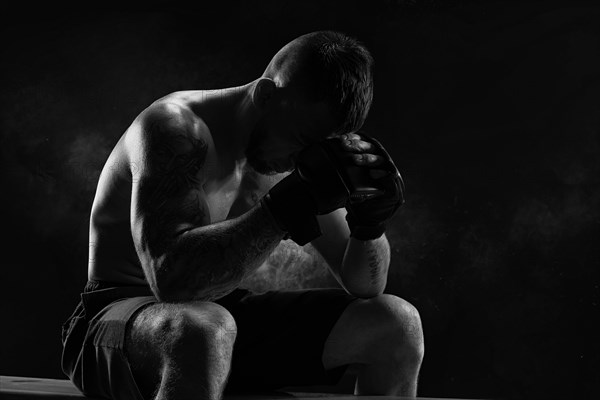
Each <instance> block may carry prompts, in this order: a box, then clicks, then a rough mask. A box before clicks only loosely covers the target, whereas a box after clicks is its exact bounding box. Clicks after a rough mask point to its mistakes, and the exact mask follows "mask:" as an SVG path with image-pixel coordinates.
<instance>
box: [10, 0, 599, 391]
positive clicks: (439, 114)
mask: <svg viewBox="0 0 600 400" xmlns="http://www.w3.org/2000/svg"><path fill="white" fill-rule="evenodd" d="M194 4H195V5H194V6H192V7H189V6H186V5H184V4H182V3H177V4H176V5H172V6H169V7H162V8H160V7H156V8H154V9H152V10H148V9H146V10H144V11H142V10H141V9H134V8H131V9H126V8H123V7H121V8H119V10H120V11H119V12H116V11H111V12H108V11H101V12H100V11H93V12H92V11H87V12H75V11H73V10H70V11H68V12H63V11H61V10H57V9H47V10H34V8H33V5H30V4H29V3H20V7H19V9H18V10H17V11H13V12H5V13H3V16H2V17H0V18H1V19H2V38H3V45H2V50H1V53H0V58H1V60H2V61H1V63H2V64H1V65H2V67H1V68H2V71H1V72H2V75H1V76H2V84H1V95H0V96H1V97H0V99H1V102H0V109H1V125H0V130H1V139H0V140H1V141H0V151H1V163H2V164H1V169H0V177H1V185H0V190H1V192H2V195H1V196H0V212H1V216H0V221H1V226H2V232H3V234H2V239H1V248H0V249H1V252H2V253H1V268H0V271H1V272H0V274H1V275H0V277H1V278H0V279H1V293H2V299H3V300H2V302H1V307H2V308H1V315H2V328H1V329H0V332H1V338H0V343H1V346H2V347H1V355H0V373H1V374H3V375H29V376H41V377H55V378H58V377H63V375H62V373H61V371H60V367H59V359H60V338H59V335H60V325H61V323H62V322H63V321H64V320H65V319H66V318H67V317H68V316H69V315H70V313H71V311H72V308H73V307H74V306H75V303H76V302H77V300H78V294H79V292H80V290H81V288H82V287H83V284H84V282H85V279H86V263H87V231H88V218H89V211H90V207H91V204H92V200H93V196H94V192H95V187H96V183H97V178H98V174H99V172H100V169H101V168H102V165H103V163H104V161H105V160H106V158H107V156H108V154H109V152H110V150H111V148H112V146H113V145H114V144H115V143H116V141H117V140H118V138H119V136H120V135H121V134H122V133H123V131H124V130H125V129H126V128H127V126H128V125H129V123H130V122H131V121H132V120H133V119H134V118H135V116H136V115H137V114H138V113H139V112H140V111H141V110H143V109H144V108H145V107H146V106H148V105H149V103H151V102H152V101H154V100H155V99H157V98H158V97H161V96H163V95H165V94H167V93H169V92H172V91H175V90H183V89H206V88H221V87H228V86H233V85H240V84H244V83H247V82H249V81H251V80H254V79H255V78H257V77H258V76H259V75H260V74H261V73H262V71H263V69H264V67H265V66H266V64H267V63H268V61H269V59H270V58H271V56H272V55H273V54H274V53H275V52H276V51H277V50H278V49H279V48H280V47H281V46H283V45H284V44H285V43H287V42H288V41H289V40H292V39H293V38H295V37H296V36H298V35H300V34H303V33H306V32H309V31H313V30H319V29H336V30H341V31H344V32H346V33H348V34H351V35H353V36H356V37H357V38H359V39H360V40H362V41H363V42H364V43H365V44H366V45H367V46H368V47H369V48H370V49H371V51H372V53H373V55H374V57H375V60H376V69H375V73H376V78H375V79H376V81H375V100H374V103H373V107H372V110H371V113H370V116H369V119H368V122H367V124H366V126H365V128H366V129H367V130H368V131H369V132H371V133H372V134H374V135H376V136H378V137H379V138H380V140H381V141H382V142H383V143H384V144H385V145H386V146H387V147H388V148H389V150H390V153H391V154H392V155H393V156H394V158H395V160H396V161H397V164H398V166H399V168H400V169H401V170H402V172H403V175H404V176H405V179H406V185H407V190H408V194H407V197H408V201H407V203H406V204H405V206H404V207H403V208H402V209H401V211H400V212H399V213H398V215H397V216H396V218H395V219H394V222H393V225H392V227H391V229H390V231H389V234H388V236H389V239H390V242H391V244H392V247H393V259H392V269H391V272H390V280H389V285H388V288H387V292H389V293H394V294H396V295H399V296H401V297H403V298H405V299H407V300H409V301H410V302H412V303H413V304H414V305H416V306H417V308H418V309H419V311H420V313H421V316H422V319H423V324H424V329H425V336H426V356H425V361H424V364H423V368H422V373H421V379H420V391H419V392H420V395H421V396H438V397H488V398H498V397H503V398H542V397H543V398H560V397H565V398H576V397H577V398H592V397H595V396H598V395H599V394H600V390H599V382H598V381H599V376H600V356H599V354H600V349H599V347H600V346H599V344H598V339H597V337H598V334H599V333H600V329H599V328H598V325H599V324H598V322H599V321H598V316H599V315H600V314H599V313H598V301H599V284H600V283H599V279H598V267H599V261H600V260H599V253H600V252H599V251H598V246H599V243H600V241H599V240H598V239H599V238H600V235H599V233H600V232H599V231H600V224H599V222H600V219H599V212H600V207H599V205H600V204H599V203H600V190H599V189H600V187H599V186H600V162H599V156H600V141H599V135H598V134H599V130H600V7H598V6H595V5H593V4H592V3H575V2H567V1H564V2H531V1H522V2H519V3H516V2H515V3H514V4H513V3H509V2H485V3H482V2H460V1H453V2H436V1H400V0H396V1H392V0H388V1H383V0H378V1H370V2H367V1H362V2H359V1H346V2H343V3H342V2H329V3H325V4H321V2H319V1H313V0H311V1H308V0H307V1H301V2H300V1H297V2H278V1H261V2H258V1H247V2H236V1H224V2H222V3H220V5H218V6H217V5H213V6H211V7H206V6H204V5H203V4H202V3H200V2H196V3H194ZM5 11H6V10H5ZM313 255H314V254H313V252H312V250H311V249H310V247H307V248H306V249H304V250H302V249H299V248H293V246H292V247H290V246H288V247H287V248H284V249H282V250H281V251H279V252H278V253H277V254H275V255H273V257H271V259H270V261H269V263H267V264H268V265H266V266H265V268H263V269H261V271H260V273H259V274H257V275H256V276H255V277H253V278H252V279H250V280H249V285H251V286H252V285H254V287H259V288H260V287H262V288H265V287H267V286H268V285H272V286H273V287H279V288H288V287H306V286H311V285H316V286H327V285H329V284H330V283H331V280H330V279H328V278H327V277H326V275H325V273H324V272H323V271H324V269H323V266H322V263H321V261H320V260H319V259H318V258H314V257H313ZM285 256H290V257H292V261H294V262H285ZM280 264H281V265H280ZM298 264H302V267H301V268H300V267H298ZM276 267H277V268H276ZM261 285H262V286H261Z"/></svg>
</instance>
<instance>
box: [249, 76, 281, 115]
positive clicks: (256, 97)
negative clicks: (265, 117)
mask: <svg viewBox="0 0 600 400" xmlns="http://www.w3.org/2000/svg"><path fill="white" fill-rule="evenodd" d="M275 89H277V87H276V86H275V82H273V80H272V79H269V78H260V79H259V80H258V81H257V82H256V84H255V85H254V91H253V92H252V102H253V103H254V105H255V106H256V107H258V108H259V109H261V110H262V109H263V108H265V107H266V106H267V104H268V103H269V101H270V100H271V99H272V98H273V94H274V93H275Z"/></svg>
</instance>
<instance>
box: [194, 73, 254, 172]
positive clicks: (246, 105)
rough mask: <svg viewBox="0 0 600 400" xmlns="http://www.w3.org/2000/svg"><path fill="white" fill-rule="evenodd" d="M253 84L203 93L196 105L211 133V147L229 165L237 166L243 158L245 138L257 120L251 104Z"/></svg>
mask: <svg viewBox="0 0 600 400" xmlns="http://www.w3.org/2000/svg"><path fill="white" fill-rule="evenodd" d="M253 85H254V82H251V83H249V84H246V85H243V86H238V87H233V88H226V89H217V90H208V91H203V92H202V93H203V95H202V99H201V100H200V101H199V102H198V103H197V112H198V114H199V115H200V116H201V117H202V119H203V120H204V122H205V123H206V125H207V126H208V128H209V129H210V130H211V134H212V137H213V141H214V143H215V147H216V148H217V149H218V150H222V152H221V153H222V154H220V156H222V157H225V158H227V159H228V160H227V161H229V162H233V163H239V162H241V161H243V160H244V159H245V148H246V145H247V143H248V138H249V136H250V133H251V132H252V129H253V127H254V125H255V124H256V121H257V120H258V117H259V116H258V113H257V110H256V108H255V107H254V105H253V103H252V88H253ZM194 108H196V107H194Z"/></svg>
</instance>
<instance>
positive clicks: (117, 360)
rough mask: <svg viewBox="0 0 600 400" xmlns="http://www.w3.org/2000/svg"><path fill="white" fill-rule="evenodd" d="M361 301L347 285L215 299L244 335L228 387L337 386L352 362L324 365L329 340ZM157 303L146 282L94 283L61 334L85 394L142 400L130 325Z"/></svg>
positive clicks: (71, 371) (66, 362)
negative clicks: (131, 358) (130, 357)
mask: <svg viewBox="0 0 600 400" xmlns="http://www.w3.org/2000/svg"><path fill="white" fill-rule="evenodd" d="M354 299H355V297H353V296H351V295H349V294H347V293H346V292H345V291H344V290H342V289H308V290H295V291H268V292H265V293H254V292H251V291H249V290H247V289H236V290H235V291H233V292H232V293H230V294H228V295H227V296H225V297H223V298H221V299H219V300H216V301H215V303H218V304H220V305H222V306H223V307H225V308H226V309H227V310H228V311H229V312H230V313H231V314H232V315H233V317H234V319H235V321H236V324H237V329H238V334H237V338H236V342H235V346H234V350H233V360H232V367H231V374H230V376H229V380H228V383H227V388H226V390H227V391H228V392H248V391H257V390H267V391H268V390H274V389H278V388H282V387H285V386H313V385H335V384H336V383H338V381H339V380H340V378H341V377H342V375H343V374H344V372H345V370H346V367H345V366H342V367H338V368H335V369H331V370H325V368H324V367H323V363H322V361H321V357H322V354H323V347H324V345H325V340H326V339H327V337H328V336H329V333H330V331H331V329H332V328H333V325H334V324H335V322H336V321H337V320H338V318H339V317H340V315H341V314H342V312H343V311H344V309H345V308H346V306H347V305H348V304H349V303H350V302H351V301H353V300H354ZM155 302H157V300H156V298H155V297H154V296H153V295H152V292H151V291H150V289H149V288H148V287H147V286H115V285H111V284H107V283H100V282H88V284H87V285H86V287H85V289H84V292H83V293H82V294H81V301H80V303H79V304H78V305H77V307H76V309H75V312H74V313H73V315H72V316H71V317H70V318H69V319H68V320H67V321H66V322H65V323H64V325H63V331H62V342H63V354H62V369H63V371H64V373H65V374H66V375H67V376H69V378H70V379H71V380H72V381H73V383H74V384H75V386H77V387H78V388H79V389H80V390H81V391H82V392H83V393H84V394H86V395H88V396H95V397H105V398H113V399H139V400H142V398H143V397H142V395H141V394H140V392H139V390H138V387H137V385H136V383H135V381H134V379H133V376H132V373H131V369H130V366H129V362H128V361H127V356H126V349H125V337H126V334H127V327H128V322H129V321H130V320H131V319H132V316H134V314H135V313H136V312H138V311H139V310H141V309H142V308H143V307H144V306H145V305H148V304H152V303H155Z"/></svg>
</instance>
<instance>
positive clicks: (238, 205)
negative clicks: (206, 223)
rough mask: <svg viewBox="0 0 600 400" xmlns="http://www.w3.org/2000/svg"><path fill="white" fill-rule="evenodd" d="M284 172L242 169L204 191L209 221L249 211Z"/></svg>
mask: <svg viewBox="0 0 600 400" xmlns="http://www.w3.org/2000/svg"><path fill="white" fill-rule="evenodd" d="M285 176H286V174H277V175H260V174H258V173H256V172H255V171H252V170H244V171H243V172H242V173H240V174H239V175H238V176H232V177H230V178H229V180H228V181H226V182H224V183H222V184H221V185H219V186H218V187H213V188H212V190H208V191H207V192H206V200H207V205H208V208H209V210H210V215H211V223H215V222H220V221H223V220H226V219H233V218H236V217H239V216H240V215H242V214H244V213H246V212H247V211H249V210H250V209H251V208H252V207H254V206H255V205H256V204H257V203H258V202H259V201H260V199H261V198H262V197H263V196H264V195H265V194H267V192H268V191H269V190H270V189H271V188H272V187H273V186H274V185H275V184H276V183H277V182H279V181H280V180H281V179H283V178H284V177H285Z"/></svg>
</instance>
